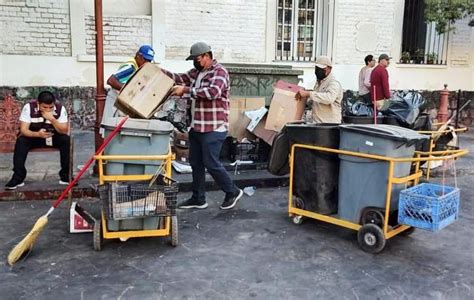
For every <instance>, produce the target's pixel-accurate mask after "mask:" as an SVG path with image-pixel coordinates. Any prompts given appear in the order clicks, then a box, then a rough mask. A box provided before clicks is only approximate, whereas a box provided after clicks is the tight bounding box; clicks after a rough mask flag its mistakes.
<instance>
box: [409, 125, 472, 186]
mask: <svg viewBox="0 0 474 300" xmlns="http://www.w3.org/2000/svg"><path fill="white" fill-rule="evenodd" d="M440 125H443V123H435V124H433V126H440ZM465 131H467V127H466V128H455V129H446V130H441V131H436V130H422V131H417V132H418V133H420V134H424V135H429V136H430V145H429V149H428V152H426V155H427V156H428V157H431V156H433V153H434V151H433V150H434V148H435V147H436V140H437V139H438V137H439V136H441V135H444V134H446V133H450V132H455V133H461V132H465ZM432 161H433V160H428V161H427V162H426V163H427V166H426V173H425V176H426V179H427V180H429V179H430V175H431V162H432Z"/></svg>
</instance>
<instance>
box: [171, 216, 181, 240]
mask: <svg viewBox="0 0 474 300" xmlns="http://www.w3.org/2000/svg"><path fill="white" fill-rule="evenodd" d="M178 241H179V240H178V216H172V217H171V246H173V247H176V246H178Z"/></svg>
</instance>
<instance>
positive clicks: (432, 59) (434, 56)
mask: <svg viewBox="0 0 474 300" xmlns="http://www.w3.org/2000/svg"><path fill="white" fill-rule="evenodd" d="M437 60H438V54H436V53H435V52H430V53H428V54H427V55H426V63H427V64H429V65H432V64H434V63H435V61H437Z"/></svg>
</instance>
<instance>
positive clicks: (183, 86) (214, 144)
mask: <svg viewBox="0 0 474 300" xmlns="http://www.w3.org/2000/svg"><path fill="white" fill-rule="evenodd" d="M186 60H193V64H194V68H193V69H191V70H189V71H188V72H186V73H182V74H175V73H172V72H169V71H166V70H163V72H164V73H165V74H166V75H168V76H169V77H171V78H173V79H174V81H175V82H176V84H177V85H176V86H175V87H174V88H173V92H172V94H173V95H176V96H180V97H183V98H184V99H186V100H187V101H188V105H189V109H190V110H191V125H190V131H189V162H190V164H191V168H192V170H193V183H192V191H193V195H192V197H191V198H190V199H188V200H186V201H184V202H183V203H181V204H180V205H179V207H180V208H201V209H204V208H207V206H208V205H207V202H206V195H205V192H206V191H205V183H206V180H205V178H206V173H205V169H207V171H208V172H209V173H210V174H211V176H212V177H213V178H214V180H215V181H216V182H217V184H218V185H219V186H220V188H221V189H222V190H223V191H224V192H225V194H226V195H225V198H224V202H223V203H222V205H221V206H220V208H221V209H231V208H233V207H234V206H235V205H236V204H237V201H239V199H240V198H241V197H242V195H243V191H242V190H241V189H239V188H238V187H236V186H235V184H234V182H233V181H232V179H231V178H230V177H229V174H227V171H226V170H225V168H224V166H223V165H222V163H221V162H220V161H219V154H220V151H221V148H222V144H223V143H224V140H225V138H226V136H227V129H228V127H229V121H228V119H229V92H230V86H229V85H230V82H229V73H228V72H227V70H226V69H225V68H224V67H223V66H222V65H221V64H219V63H217V61H216V60H215V59H213V58H212V51H211V47H210V46H209V45H207V44H206V43H203V42H199V43H195V44H194V45H192V47H191V53H190V55H189V57H188V58H186Z"/></svg>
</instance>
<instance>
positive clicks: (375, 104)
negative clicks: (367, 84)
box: [374, 85, 377, 124]
mask: <svg viewBox="0 0 474 300" xmlns="http://www.w3.org/2000/svg"><path fill="white" fill-rule="evenodd" d="M374 124H377V97H375V85H374Z"/></svg>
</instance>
